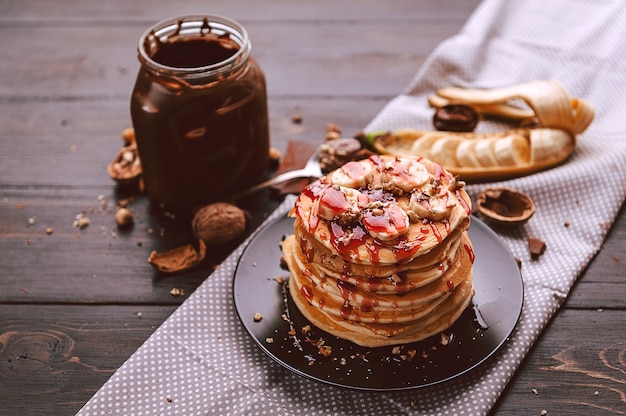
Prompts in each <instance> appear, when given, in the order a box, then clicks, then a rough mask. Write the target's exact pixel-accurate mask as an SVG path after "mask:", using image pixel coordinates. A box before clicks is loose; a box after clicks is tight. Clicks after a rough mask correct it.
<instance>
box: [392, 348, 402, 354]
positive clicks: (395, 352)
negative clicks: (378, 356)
mask: <svg viewBox="0 0 626 416" xmlns="http://www.w3.org/2000/svg"><path fill="white" fill-rule="evenodd" d="M391 353H392V354H393V355H398V354H400V347H393V348H392V349H391Z"/></svg>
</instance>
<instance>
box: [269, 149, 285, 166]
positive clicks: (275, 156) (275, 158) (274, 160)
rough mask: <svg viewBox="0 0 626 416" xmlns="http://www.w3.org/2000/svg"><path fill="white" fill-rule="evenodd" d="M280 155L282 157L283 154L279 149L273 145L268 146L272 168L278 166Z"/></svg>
mask: <svg viewBox="0 0 626 416" xmlns="http://www.w3.org/2000/svg"><path fill="white" fill-rule="evenodd" d="M281 157H283V154H282V153H281V152H280V150H278V149H277V148H275V147H270V151H269V159H270V165H271V166H273V167H274V168H276V167H278V165H279V164H280V158H281Z"/></svg>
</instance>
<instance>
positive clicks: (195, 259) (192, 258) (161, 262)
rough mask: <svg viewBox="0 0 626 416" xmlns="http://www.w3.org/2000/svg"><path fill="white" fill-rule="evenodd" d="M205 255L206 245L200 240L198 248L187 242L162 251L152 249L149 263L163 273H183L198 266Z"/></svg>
mask: <svg viewBox="0 0 626 416" xmlns="http://www.w3.org/2000/svg"><path fill="white" fill-rule="evenodd" d="M205 257H206V245H205V244H204V242H203V241H202V240H200V241H198V249H197V250H196V249H195V248H194V246H193V245H191V244H186V245H184V246H180V247H176V248H174V249H172V250H169V251H166V252H162V253H157V252H156V251H152V253H150V257H149V258H148V263H150V264H151V265H152V267H154V269H155V270H157V271H159V272H161V273H167V274H171V273H182V272H186V271H187V270H191V269H193V268H194V267H196V266H198V265H199V264H200V263H202V261H203V260H204V258H205Z"/></svg>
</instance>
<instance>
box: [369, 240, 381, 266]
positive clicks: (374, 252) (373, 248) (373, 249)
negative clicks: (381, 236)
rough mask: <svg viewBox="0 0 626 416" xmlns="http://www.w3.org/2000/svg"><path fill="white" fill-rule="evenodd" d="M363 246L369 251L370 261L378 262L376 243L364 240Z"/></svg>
mask: <svg viewBox="0 0 626 416" xmlns="http://www.w3.org/2000/svg"><path fill="white" fill-rule="evenodd" d="M365 248H366V249H367V252H368V253H370V259H371V261H372V263H378V262H379V261H380V255H379V253H378V250H379V247H378V246H377V245H376V244H373V243H370V242H369V241H365Z"/></svg>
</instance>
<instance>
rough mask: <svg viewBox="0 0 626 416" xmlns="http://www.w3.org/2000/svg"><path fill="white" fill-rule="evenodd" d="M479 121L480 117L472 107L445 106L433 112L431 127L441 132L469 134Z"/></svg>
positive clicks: (463, 105) (459, 105)
mask: <svg viewBox="0 0 626 416" xmlns="http://www.w3.org/2000/svg"><path fill="white" fill-rule="evenodd" d="M479 120H480V116H479V115H478V113H477V112H476V110H474V109H473V108H472V107H470V106H468V105H465V104H447V105H444V106H443V107H440V108H438V109H437V110H436V111H435V114H434V116H433V125H434V126H435V128H436V129H437V130H442V131H455V132H471V131H474V129H475V128H476V125H477V124H478V121H479Z"/></svg>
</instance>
